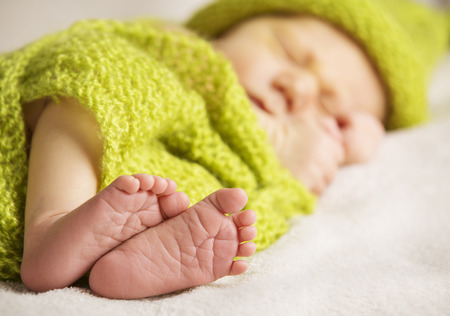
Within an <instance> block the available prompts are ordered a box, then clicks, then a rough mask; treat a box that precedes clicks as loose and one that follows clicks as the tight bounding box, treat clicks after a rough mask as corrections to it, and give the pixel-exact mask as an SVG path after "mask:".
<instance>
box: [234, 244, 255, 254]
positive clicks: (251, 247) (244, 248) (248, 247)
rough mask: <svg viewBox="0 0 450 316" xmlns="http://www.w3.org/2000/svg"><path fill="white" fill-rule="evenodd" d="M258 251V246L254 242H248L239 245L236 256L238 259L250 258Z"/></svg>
mask: <svg viewBox="0 0 450 316" xmlns="http://www.w3.org/2000/svg"><path fill="white" fill-rule="evenodd" d="M255 251H256V244H255V243H254V242H246V243H243V244H240V245H239V248H238V251H237V254H236V256H237V257H250V256H251V255H253V254H254V253H255Z"/></svg>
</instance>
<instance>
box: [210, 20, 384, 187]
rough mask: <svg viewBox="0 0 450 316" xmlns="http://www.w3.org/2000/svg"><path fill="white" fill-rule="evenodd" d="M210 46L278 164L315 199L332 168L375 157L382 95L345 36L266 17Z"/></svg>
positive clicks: (309, 23)
mask: <svg viewBox="0 0 450 316" xmlns="http://www.w3.org/2000/svg"><path fill="white" fill-rule="evenodd" d="M213 44H214V46H215V47H216V48H217V49H218V50H220V51H222V52H223V53H224V54H225V56H226V57H228V58H229V59H230V60H231V62H232V63H233V65H234V68H235V70H236V73H237V74H238V76H239V80H240V82H241V84H242V86H243V87H244V89H245V90H246V92H247V94H248V96H249V98H250V100H251V101H252V104H253V108H254V110H255V111H256V113H257V115H258V117H259V120H260V123H261V126H262V127H263V128H264V129H265V130H266V132H267V134H268V135H269V139H270V141H271V143H272V145H273V146H274V148H275V150H276V153H277V155H278V158H279V159H280V161H281V162H282V163H283V164H284V166H286V167H287V168H288V169H289V170H291V172H292V173H293V174H294V175H295V176H296V177H297V178H298V179H300V180H302V182H303V183H305V184H306V185H307V186H308V187H309V188H310V189H311V190H312V191H313V192H315V193H317V194H320V193H322V192H323V190H324V189H325V188H326V187H327V185H329V184H330V182H331V180H332V179H333V177H334V175H335V173H336V171H337V170H338V167H339V166H341V165H344V164H349V163H358V162H364V161H366V160H368V159H370V158H371V157H372V156H373V155H374V153H375V150H376V149H377V147H378V144H379V143H380V141H381V139H382V136H383V134H384V127H383V122H384V119H385V117H386V110H387V105H386V96H385V91H384V88H383V85H382V83H381V81H380V78H379V76H378V74H377V72H376V70H375V68H374V67H373V65H372V64H371V62H370V60H369V58H368V57H367V55H366V54H365V53H364V52H363V51H362V49H361V48H360V47H359V46H358V44H356V43H355V42H354V41H353V40H352V39H351V38H350V37H349V36H347V35H346V34H345V33H343V32H342V31H340V30H338V29H336V28H335V27H333V26H331V25H329V24H328V23H326V22H324V21H322V20H319V19H317V18H312V17H303V16H269V17H267V16H266V17H258V18H254V19H251V20H247V21H245V22H243V23H242V24H240V25H238V26H237V27H235V28H233V29H232V30H231V31H229V32H228V33H227V34H225V35H224V36H222V37H221V38H220V39H218V40H216V41H215V42H214V43H213Z"/></svg>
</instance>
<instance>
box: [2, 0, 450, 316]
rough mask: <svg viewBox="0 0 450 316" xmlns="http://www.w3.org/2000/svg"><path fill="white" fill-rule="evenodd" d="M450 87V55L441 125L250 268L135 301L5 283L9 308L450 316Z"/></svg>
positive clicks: (436, 84) (436, 85)
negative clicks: (31, 289)
mask: <svg viewBox="0 0 450 316" xmlns="http://www.w3.org/2000/svg"><path fill="white" fill-rule="evenodd" d="M0 1H5V0H0ZM19 2H20V1H19ZM94 2H95V0H94ZM191 2H192V1H191ZM0 3H2V4H3V3H4V2H0ZM449 86H450V55H449V56H448V57H447V58H446V60H444V62H442V63H441V64H440V66H439V67H438V71H437V72H436V74H435V76H434V80H433V82H432V84H431V89H430V101H431V103H432V112H433V114H434V117H435V118H434V120H433V121H432V122H430V123H429V124H427V125H425V126H421V127H418V128H414V129H410V130H403V131H400V132H395V133H391V134H389V135H388V136H387V138H386V141H385V142H384V143H383V145H382V147H381V149H380V151H379V153H378V155H377V157H376V158H375V159H374V160H373V161H372V162H371V163H369V164H366V165H359V166H353V167H348V168H346V169H343V170H342V171H341V172H340V173H339V175H338V178H337V179H336V181H335V182H334V184H333V185H332V187H330V189H329V190H328V191H327V192H326V194H325V195H324V196H323V197H322V198H321V199H320V201H319V204H318V207H317V211H316V212H315V214H313V215H311V216H309V217H299V218H296V219H294V220H293V221H292V228H291V230H290V231H289V232H288V233H287V234H286V235H285V236H283V237H282V238H281V239H280V240H279V241H278V242H277V243H276V244H275V245H273V246H272V247H270V248H269V249H267V250H266V251H263V252H261V253H258V254H257V255H255V256H254V257H253V258H252V259H251V260H250V262H251V268H250V270H249V271H248V272H247V273H246V274H244V275H242V276H238V277H227V278H224V279H222V280H219V281H217V282H215V283H213V284H210V285H206V286H201V287H197V288H194V289H190V290H187V291H182V292H180V293H177V294H172V295H167V296H163V297H157V298H150V299H141V300H131V301H120V300H108V299H104V298H99V297H96V296H95V295H93V294H91V292H90V291H89V290H87V289H83V288H76V287H72V288H66V289H62V290H55V291H51V292H47V293H42V294H35V293H32V292H29V291H27V290H26V289H25V288H24V287H23V285H21V284H13V283H5V282H0V315H112V316H113V315H153V314H160V315H232V314H242V315H333V314H340V315H374V314H382V315H450V181H449V179H450V89H449Z"/></svg>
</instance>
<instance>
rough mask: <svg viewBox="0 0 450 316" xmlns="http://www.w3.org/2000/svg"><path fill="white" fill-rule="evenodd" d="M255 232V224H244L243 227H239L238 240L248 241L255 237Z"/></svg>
mask: <svg viewBox="0 0 450 316" xmlns="http://www.w3.org/2000/svg"><path fill="white" fill-rule="evenodd" d="M256 233H257V230H256V227H255V226H246V227H244V228H241V229H240V230H239V231H238V235H239V242H243V241H250V240H253V239H255V237H256Z"/></svg>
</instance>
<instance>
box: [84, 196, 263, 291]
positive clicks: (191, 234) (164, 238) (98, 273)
mask: <svg viewBox="0 0 450 316" xmlns="http://www.w3.org/2000/svg"><path fill="white" fill-rule="evenodd" d="M246 203H247V196H246V194H245V192H244V191H243V190H241V189H222V190H219V191H217V192H215V193H213V194H211V195H210V196H208V197H207V198H205V199H204V200H203V201H201V202H199V203H197V204H195V205H194V206H192V207H190V208H189V209H188V210H187V211H186V212H183V213H182V214H180V215H179V216H176V217H173V218H171V219H169V220H167V221H165V222H163V223H161V224H160V225H157V226H154V227H152V228H149V229H147V230H145V231H144V232H142V233H140V234H138V235H135V236H134V237H133V238H131V239H129V240H127V241H126V242H124V243H122V244H121V245H120V246H118V247H117V248H115V249H113V250H112V251H111V252H109V253H108V254H106V255H105V256H103V257H102V258H100V259H99V260H98V261H97V263H96V264H95V265H94V267H93V268H92V270H91V274H90V279H89V283H90V286H91V289H92V290H93V291H94V292H96V293H97V294H99V295H102V296H106V297H110V298H140V297H146V296H154V295H159V294H165V293H170V292H173V291H176V290H179V289H184V288H188V287H192V286H196V285H202V284H206V283H210V282H212V281H215V280H217V279H218V278H221V277H223V276H226V275H236V274H240V273H243V272H244V271H245V270H247V267H248V263H247V262H245V261H242V260H237V261H234V260H233V259H234V258H235V257H236V256H239V257H248V256H250V255H252V254H253V253H254V251H255V248H256V246H255V244H254V243H253V242H249V243H242V242H244V241H249V240H252V239H254V238H255V237H256V228H255V227H253V226H250V225H253V224H254V223H255V220H256V216H255V213H254V212H253V211H251V210H248V211H244V212H240V210H241V209H242V208H243V207H244V206H245V204H246ZM225 213H230V214H231V215H230V216H226V215H225Z"/></svg>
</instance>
